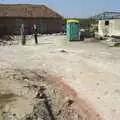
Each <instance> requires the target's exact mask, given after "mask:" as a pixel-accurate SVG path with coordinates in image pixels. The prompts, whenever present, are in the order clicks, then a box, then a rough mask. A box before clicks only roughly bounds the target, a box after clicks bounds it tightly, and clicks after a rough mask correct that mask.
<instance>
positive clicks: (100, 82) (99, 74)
mask: <svg viewBox="0 0 120 120" xmlns="http://www.w3.org/2000/svg"><path fill="white" fill-rule="evenodd" d="M63 49H64V50H65V51H61V50H63ZM0 56H1V57H0V69H1V70H2V69H8V68H21V69H24V68H25V69H26V68H29V69H32V70H38V71H39V69H44V70H45V71H47V72H48V73H50V74H53V75H57V76H62V78H63V79H64V80H65V81H66V82H67V83H68V84H69V85H70V86H71V87H72V88H74V89H75V90H76V92H77V93H78V95H79V97H80V98H82V99H84V100H86V101H87V102H88V103H90V104H91V105H92V107H94V108H95V109H96V111H97V112H98V113H99V114H101V116H103V118H104V119H105V120H119V118H120V106H119V105H120V74H119V71H120V61H119V60H120V52H119V48H112V47H108V46H106V45H104V44H101V43H98V42H90V41H89V40H88V41H86V42H67V41H66V40H65V36H55V35H53V36H41V37H39V45H34V40H33V38H32V37H30V38H29V41H28V43H27V45H26V46H21V45H14V46H4V47H3V46H1V47H0Z"/></svg>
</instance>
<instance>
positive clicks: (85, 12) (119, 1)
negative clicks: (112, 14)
mask: <svg viewBox="0 0 120 120" xmlns="http://www.w3.org/2000/svg"><path fill="white" fill-rule="evenodd" d="M0 3H21V4H22V3H25V4H46V5H47V6H48V7H50V8H52V9H53V10H56V11H57V12H59V13H61V15H63V16H64V17H89V16H91V15H94V14H97V13H100V12H103V11H120V0H0Z"/></svg>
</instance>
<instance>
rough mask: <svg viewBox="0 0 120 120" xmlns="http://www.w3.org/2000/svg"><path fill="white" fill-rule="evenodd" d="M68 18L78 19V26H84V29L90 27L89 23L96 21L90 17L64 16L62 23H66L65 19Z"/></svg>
mask: <svg viewBox="0 0 120 120" xmlns="http://www.w3.org/2000/svg"><path fill="white" fill-rule="evenodd" d="M68 19H76V20H79V21H80V27H82V28H86V29H89V28H90V27H91V24H96V23H97V21H96V20H95V19H92V18H88V19H87V18H65V19H64V24H66V21H67V20H68Z"/></svg>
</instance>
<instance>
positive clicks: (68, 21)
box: [67, 19, 80, 23]
mask: <svg viewBox="0 0 120 120" xmlns="http://www.w3.org/2000/svg"><path fill="white" fill-rule="evenodd" d="M67 23H80V21H79V20H74V19H70V20H67Z"/></svg>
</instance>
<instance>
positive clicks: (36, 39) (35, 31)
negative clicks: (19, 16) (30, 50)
mask: <svg viewBox="0 0 120 120" xmlns="http://www.w3.org/2000/svg"><path fill="white" fill-rule="evenodd" d="M33 28H34V38H35V44H38V38H37V32H38V31H37V27H36V25H34V26H33Z"/></svg>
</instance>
